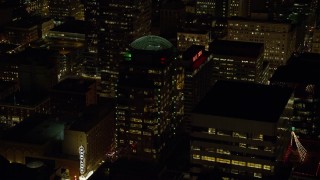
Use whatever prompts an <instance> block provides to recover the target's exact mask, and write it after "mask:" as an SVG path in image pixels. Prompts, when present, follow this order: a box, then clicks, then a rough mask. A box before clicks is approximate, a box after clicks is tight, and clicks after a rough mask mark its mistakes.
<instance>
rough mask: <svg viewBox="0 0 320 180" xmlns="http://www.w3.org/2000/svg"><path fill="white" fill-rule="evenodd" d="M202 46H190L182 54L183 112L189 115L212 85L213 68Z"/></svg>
mask: <svg viewBox="0 0 320 180" xmlns="http://www.w3.org/2000/svg"><path fill="white" fill-rule="evenodd" d="M208 56H209V53H208V52H207V51H205V47H204V46H200V45H192V46H191V47H189V48H188V49H187V50H186V51H185V52H183V54H182V60H183V61H182V63H183V67H184V90H183V91H184V92H183V93H184V101H183V102H184V112H185V115H187V114H189V113H190V112H191V111H192V110H193V108H194V107H196V105H197V104H198V103H199V102H200V100H201V99H202V98H203V97H204V96H205V95H206V93H207V92H208V91H209V89H210V88H211V86H212V85H213V83H214V81H213V76H212V73H213V71H212V70H213V68H212V67H213V66H212V61H211V60H210V59H208Z"/></svg>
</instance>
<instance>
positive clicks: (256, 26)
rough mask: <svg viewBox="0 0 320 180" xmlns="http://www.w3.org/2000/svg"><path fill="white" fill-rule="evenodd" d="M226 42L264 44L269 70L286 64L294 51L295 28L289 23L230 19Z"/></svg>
mask: <svg viewBox="0 0 320 180" xmlns="http://www.w3.org/2000/svg"><path fill="white" fill-rule="evenodd" d="M226 39H227V40H232V41H245V42H255V43H264V58H265V60H267V61H269V62H270V70H272V71H274V70H275V69H276V68H277V67H279V66H280V65H284V64H286V62H287V60H288V59H289V58H290V56H291V54H292V53H293V52H294V50H295V41H296V28H295V27H294V26H293V25H292V24H291V23H289V22H288V23H282V22H273V21H263V20H246V19H230V20H229V21H228V35H227V38H226Z"/></svg>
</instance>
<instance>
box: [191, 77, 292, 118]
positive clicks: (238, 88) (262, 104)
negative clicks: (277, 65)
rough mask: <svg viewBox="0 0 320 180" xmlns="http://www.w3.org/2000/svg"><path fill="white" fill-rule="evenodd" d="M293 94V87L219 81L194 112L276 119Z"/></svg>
mask: <svg viewBox="0 0 320 180" xmlns="http://www.w3.org/2000/svg"><path fill="white" fill-rule="evenodd" d="M291 94H292V90H291V89H288V88H282V87H278V86H268V85H261V84H255V83H249V82H229V81H218V82H217V83H216V84H215V85H214V86H213V88H212V89H211V90H210V92H209V93H208V94H207V95H206V96H205V97H204V98H203V100H202V101H201V102H200V103H199V105H198V106H197V107H196V108H195V109H194V113H196V114H207V115H213V116H223V117H232V118H241V119H248V120H256V121H265V122H277V121H278V120H279V118H280V116H281V114H282V112H283V110H284V108H285V106H286V105H287V102H288V100H289V98H290V96H291Z"/></svg>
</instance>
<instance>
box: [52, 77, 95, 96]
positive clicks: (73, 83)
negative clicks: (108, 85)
mask: <svg viewBox="0 0 320 180" xmlns="http://www.w3.org/2000/svg"><path fill="white" fill-rule="evenodd" d="M94 83H95V80H91V79H75V78H67V79H64V80H62V81H61V82H59V83H58V84H57V85H55V86H54V87H53V88H52V90H54V91H69V92H80V93H85V92H87V91H88V90H89V88H90V86H91V85H92V84H94Z"/></svg>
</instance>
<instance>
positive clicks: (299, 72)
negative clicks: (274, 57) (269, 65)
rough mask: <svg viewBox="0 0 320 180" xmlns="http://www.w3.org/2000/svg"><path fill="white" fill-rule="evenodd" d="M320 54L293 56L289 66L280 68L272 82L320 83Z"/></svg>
mask: <svg viewBox="0 0 320 180" xmlns="http://www.w3.org/2000/svg"><path fill="white" fill-rule="evenodd" d="M319 69H320V54H314V53H305V54H301V55H299V56H292V57H291V58H290V59H289V61H288V64H287V65H284V66H280V67H279V68H278V69H277V70H276V71H275V73H274V74H273V76H272V77H271V79H270V81H271V82H290V83H311V84H319V83H320V71H319Z"/></svg>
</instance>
